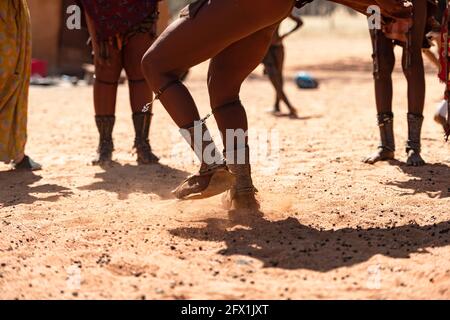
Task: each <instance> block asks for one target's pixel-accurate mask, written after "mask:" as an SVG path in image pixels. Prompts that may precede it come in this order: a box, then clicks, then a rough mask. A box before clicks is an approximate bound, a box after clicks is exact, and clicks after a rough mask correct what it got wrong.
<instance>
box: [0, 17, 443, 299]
mask: <svg viewBox="0 0 450 320" xmlns="http://www.w3.org/2000/svg"><path fill="white" fill-rule="evenodd" d="M319 35H320V37H319ZM287 48H288V58H287V77H288V81H287V85H286V87H287V91H288V93H289V96H290V97H291V99H292V100H293V101H295V104H296V105H297V106H298V108H299V110H300V115H301V117H302V118H301V119H300V120H290V119H289V118H287V117H278V118H275V117H273V116H271V115H269V114H268V113H266V110H267V109H268V108H269V107H270V106H271V104H272V101H273V91H272V89H271V86H270V84H269V82H268V81H267V79H265V78H264V77H263V76H262V70H261V68H259V69H258V70H256V71H255V72H254V73H253V74H252V76H251V77H250V78H249V79H248V81H247V82H246V83H245V84H244V86H243V89H242V100H243V101H244V102H245V105H246V106H247V110H248V113H249V119H250V123H251V125H252V127H253V128H254V129H255V130H256V133H255V134H254V136H253V137H258V139H259V141H260V142H264V141H266V140H267V137H265V136H264V132H266V131H267V130H272V131H270V133H271V134H273V139H272V140H271V143H272V145H274V146H277V143H278V146H279V152H276V150H275V152H273V154H271V155H270V157H259V158H255V159H257V161H256V163H255V165H254V172H255V183H256V185H257V187H258V188H259V190H260V199H261V203H262V210H261V213H259V214H257V213H255V214H252V215H248V216H242V215H238V214H232V213H228V212H226V211H225V210H223V209H222V208H221V205H220V198H212V199H208V200H204V201H198V202H192V201H190V202H179V201H177V200H175V199H173V197H172V196H171V194H170V190H171V189H172V188H174V187H175V186H176V185H177V184H178V183H179V182H180V181H181V180H182V179H183V178H184V177H185V176H186V175H187V174H188V173H189V172H193V171H194V170H195V169H196V165H195V164H194V163H192V161H191V159H192V157H191V156H190V154H189V150H188V148H187V147H186V146H185V145H184V144H183V142H182V141H181V140H180V139H179V137H178V133H177V130H176V128H175V126H174V125H173V123H172V122H171V121H170V119H169V118H168V115H167V114H166V112H165V111H164V110H163V108H162V107H161V106H160V105H159V104H157V105H156V106H155V118H154V125H153V127H152V132H151V135H152V144H153V147H154V150H155V153H156V154H158V155H159V156H160V157H161V164H160V165H153V166H147V167H138V166H136V163H135V161H134V156H133V155H131V154H130V150H131V146H132V139H133V129H132V123H131V117H130V111H129V107H128V97H127V95H128V91H127V89H126V86H122V87H121V88H120V92H119V98H118V119H117V126H116V129H115V133H114V136H115V142H116V149H117V151H116V152H115V158H116V160H117V164H116V165H114V166H113V167H111V168H109V169H107V170H104V169H100V168H98V167H93V166H90V165H89V161H90V159H91V157H92V155H93V154H94V151H95V148H96V143H97V134H96V129H95V126H94V119H93V110H92V109H93V108H92V105H91V88H90V87H87V86H79V87H69V86H67V87H66V86H59V87H53V88H37V87H33V88H32V89H31V97H30V123H29V136H30V139H29V144H28V152H29V153H30V154H31V155H32V156H33V157H34V158H35V159H36V160H39V161H40V162H42V164H43V165H44V166H45V169H44V170H43V171H40V172H37V173H35V174H31V173H11V172H7V171H6V170H7V167H1V170H2V171H0V184H1V189H0V298H3V299H9V298H19V299H24V298H32V299H41V298H50V299H53V298H89V299H91V298H93V299H103V298H106V299H111V298H125V299H142V298H146V299H193V298H201V299H203V298H205V299H206V298H208V299H235V298H236V299H241V298H245V299H256V298H258V299H259V298H261V299H299V298H320V299H328V298H370V299H372V298H376V299H378V298H381V299H386V298H394V299H399V298H450V289H449V288H450V264H449V262H448V261H449V259H450V213H449V205H450V200H449V196H450V168H449V165H450V163H449V162H448V161H447V162H446V159H448V158H449V157H450V148H449V146H448V144H445V143H444V142H443V138H442V133H441V128H439V127H438V126H437V125H435V124H434V122H433V120H432V115H433V112H434V107H435V104H436V103H437V102H438V101H439V100H440V98H441V93H442V86H441V85H440V84H439V82H438V80H437V79H436V77H435V71H434V70H433V68H432V67H431V66H430V65H428V66H427V81H428V82H427V93H428V95H427V101H426V120H425V124H424V131H423V137H424V139H423V144H424V146H423V155H424V157H425V159H426V160H427V161H428V163H429V165H427V166H426V167H423V168H410V167H407V166H405V164H404V161H405V154H404V150H403V149H404V148H403V145H404V142H405V139H406V101H405V97H406V83H405V81H404V78H403V75H402V73H401V70H400V67H399V66H398V68H397V69H396V71H395V75H394V78H395V88H396V92H395V113H396V115H397V118H396V124H395V126H396V134H397V135H396V136H397V145H398V152H397V157H398V161H393V162H392V163H382V164H377V165H375V166H369V165H365V164H363V163H361V159H362V158H363V156H365V155H366V154H368V153H370V152H372V151H373V150H374V149H375V148H376V146H377V143H378V132H377V127H376V123H375V119H376V117H375V107H374V98H373V92H372V76H371V60H370V54H371V49H370V43H369V37H368V34H367V31H366V30H365V21H364V19H361V18H359V19H349V20H348V19H347V20H345V19H344V20H343V19H337V18H335V19H334V20H332V22H330V21H325V20H320V19H307V20H306V27H305V28H304V29H303V30H302V31H301V32H299V33H297V34H296V35H295V36H292V37H291V38H290V39H289V40H288V43H287ZM206 67H207V66H206V65H201V66H199V67H197V68H195V69H194V70H193V72H192V74H191V75H190V77H189V79H188V86H189V87H190V88H191V89H192V92H193V94H194V96H195V98H196V101H198V104H199V106H201V110H202V114H206V113H207V112H208V99H207V95H206V86H205V85H206V84H205V72H206ZM300 70H306V71H309V72H311V73H313V74H314V75H315V76H316V77H317V78H318V79H319V80H320V83H321V87H320V89H319V90H313V91H305V90H298V89H297V88H296V87H295V84H294V82H293V81H292V79H293V77H294V75H295V73H296V72H298V71H300ZM213 123H214V122H213V121H210V123H209V126H210V127H211V128H213V129H214V130H216V128H215V126H214V125H213ZM256 134H258V135H256ZM253 145H254V149H255V148H256V149H258V148H257V147H256V146H259V145H263V144H261V143H259V144H258V143H254V144H253ZM262 151H264V149H262ZM262 151H261V152H262ZM263 159H266V161H263Z"/></svg>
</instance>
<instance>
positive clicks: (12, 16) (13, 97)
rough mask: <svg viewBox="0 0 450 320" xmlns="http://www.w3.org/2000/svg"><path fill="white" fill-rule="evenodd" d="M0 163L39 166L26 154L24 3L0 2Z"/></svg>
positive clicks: (28, 38) (26, 26)
mask: <svg viewBox="0 0 450 320" xmlns="http://www.w3.org/2000/svg"><path fill="white" fill-rule="evenodd" d="M0 41H1V45H0V161H3V162H6V163H10V162H11V161H12V162H13V167H14V168H15V169H26V170H38V169H40V168H41V166H40V165H39V164H37V163H35V162H34V161H33V160H31V159H30V158H29V157H28V156H26V155H25V144H26V141H27V113H28V87H29V84H30V74H31V28H30V13H29V11H28V6H27V4H26V1H25V0H2V1H0Z"/></svg>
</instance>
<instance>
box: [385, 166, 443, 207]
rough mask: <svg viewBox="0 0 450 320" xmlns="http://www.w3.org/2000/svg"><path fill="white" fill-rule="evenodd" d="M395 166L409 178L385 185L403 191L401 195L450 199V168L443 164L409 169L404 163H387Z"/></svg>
mask: <svg viewBox="0 0 450 320" xmlns="http://www.w3.org/2000/svg"><path fill="white" fill-rule="evenodd" d="M389 163H390V164H391V165H394V166H397V167H398V168H399V170H401V171H402V172H403V173H404V174H406V175H407V176H408V177H409V180H407V181H393V182H388V183H387V185H390V186H394V187H397V188H400V189H405V190H409V191H405V192H404V193H402V194H401V195H408V196H410V195H416V194H421V193H422V194H426V195H428V196H429V197H430V198H441V199H442V198H448V197H450V167H449V166H448V165H446V164H443V163H433V164H427V165H425V166H423V167H411V166H408V165H406V163H404V162H400V161H397V160H393V161H390V162H389Z"/></svg>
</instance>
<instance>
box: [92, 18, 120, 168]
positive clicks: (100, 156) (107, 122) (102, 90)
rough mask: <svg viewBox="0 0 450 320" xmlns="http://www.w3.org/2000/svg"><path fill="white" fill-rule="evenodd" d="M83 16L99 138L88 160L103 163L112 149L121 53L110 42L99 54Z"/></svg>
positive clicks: (93, 31) (96, 42) (110, 156)
mask: <svg viewBox="0 0 450 320" xmlns="http://www.w3.org/2000/svg"><path fill="white" fill-rule="evenodd" d="M86 18H87V23H88V29H89V33H90V35H91V38H92V46H93V49H94V65H95V83H94V108H95V122H96V125H97V129H98V132H99V140H100V141H99V145H98V148H97V157H96V158H95V159H94V160H93V161H92V164H94V165H105V164H108V163H110V162H111V160H112V152H113V150H114V143H113V139H112V132H113V128H114V124H115V111H116V99H117V87H118V80H119V77H120V73H121V72H122V54H121V52H120V50H118V49H117V48H115V47H114V46H113V45H107V51H108V57H102V55H101V54H102V53H101V50H100V46H99V43H98V41H97V36H96V31H95V28H94V25H93V23H92V21H91V19H90V18H89V16H88V15H86ZM105 58H106V59H105Z"/></svg>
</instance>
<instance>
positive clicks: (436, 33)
mask: <svg viewBox="0 0 450 320" xmlns="http://www.w3.org/2000/svg"><path fill="white" fill-rule="evenodd" d="M446 1H447V0H439V1H438V9H437V10H436V15H435V22H436V25H435V27H434V28H433V30H432V31H431V32H430V33H429V34H428V37H429V39H430V41H431V42H432V43H433V42H435V43H436V44H437V47H438V53H440V52H442V38H441V23H442V22H444V21H443V18H444V12H445V9H446ZM426 55H427V57H429V58H430V60H431V61H432V62H433V63H434V64H435V65H436V67H437V68H438V69H439V71H440V68H441V62H440V59H439V54H438V55H437V56H436V55H435V54H434V53H433V52H428V53H426ZM444 96H445V94H444ZM447 119H448V106H447V100H445V98H444V99H443V100H442V101H441V102H440V103H439V104H438V106H437V110H436V113H435V114H434V120H435V121H436V122H437V123H439V124H440V125H441V126H442V127H443V128H444V131H445V130H446V129H447V126H448V124H447Z"/></svg>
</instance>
